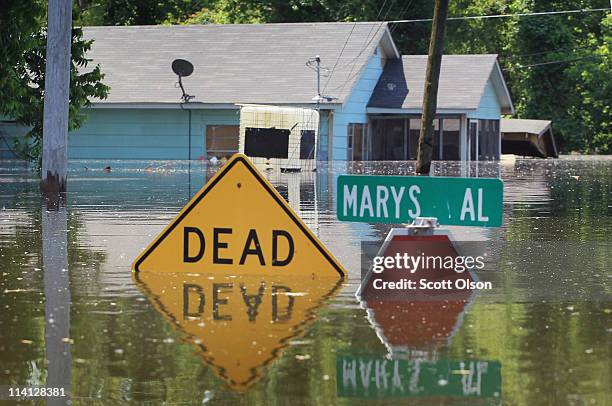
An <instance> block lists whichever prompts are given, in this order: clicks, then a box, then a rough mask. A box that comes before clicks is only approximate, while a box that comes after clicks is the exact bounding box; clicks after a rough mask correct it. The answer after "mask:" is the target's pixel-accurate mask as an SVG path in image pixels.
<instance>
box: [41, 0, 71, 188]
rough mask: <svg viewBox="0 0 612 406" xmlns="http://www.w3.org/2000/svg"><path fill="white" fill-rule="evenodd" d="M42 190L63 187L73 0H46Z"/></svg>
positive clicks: (66, 151) (65, 167) (66, 154)
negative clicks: (47, 2) (47, 1)
mask: <svg viewBox="0 0 612 406" xmlns="http://www.w3.org/2000/svg"><path fill="white" fill-rule="evenodd" d="M47 26H48V27H47V59H46V68H45V103H44V118H43V151H42V183H41V190H42V192H43V193H45V194H49V193H51V194H52V193H63V192H65V191H66V174H67V172H68V150H67V143H68V98H69V95H70V46H71V43H72V1H71V0H49V6H48V23H47Z"/></svg>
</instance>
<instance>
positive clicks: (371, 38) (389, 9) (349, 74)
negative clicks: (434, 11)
mask: <svg viewBox="0 0 612 406" xmlns="http://www.w3.org/2000/svg"><path fill="white" fill-rule="evenodd" d="M386 3H387V2H386V0H385V2H384V3H383V5H382V7H381V8H380V10H379V11H378V15H377V16H376V18H377V19H378V17H380V14H381V13H382V11H383V8H384V7H385V4H386ZM411 3H412V1H411ZM394 4H395V0H393V1H391V3H389V7H388V8H387V11H386V12H385V15H384V16H383V21H381V22H380V24H379V25H378V28H377V29H376V31H375V32H374V35H372V36H371V37H370V33H372V30H373V29H374V25H372V27H371V28H370V33H368V37H369V39H368V37H366V42H364V44H365V45H364V46H363V47H362V48H361V50H360V51H359V53H358V54H357V56H355V57H354V58H353V59H352V60H351V61H349V62H348V63H347V64H346V65H344V66H343V67H346V66H348V65H350V64H351V62H352V63H353V66H351V70H350V71H349V73H348V75H347V78H346V80H345V81H344V83H343V84H342V87H341V88H340V91H339V92H338V94H339V95H341V94H342V92H343V91H344V87H345V86H346V85H347V83H348V82H349V81H351V80H353V78H354V77H355V76H357V75H358V74H359V71H357V72H356V73H355V75H352V73H353V70H354V69H355V66H356V65H357V61H359V57H360V56H361V55H362V54H363V52H364V51H365V50H366V49H367V48H368V47H369V46H370V44H371V43H372V40H373V39H374V38H376V36H377V35H378V32H379V31H380V29H381V28H382V26H383V25H384V24H385V19H386V18H387V15H389V12H390V11H391V9H392V8H393V5H394ZM338 87H340V86H338ZM338 87H336V88H335V89H338Z"/></svg>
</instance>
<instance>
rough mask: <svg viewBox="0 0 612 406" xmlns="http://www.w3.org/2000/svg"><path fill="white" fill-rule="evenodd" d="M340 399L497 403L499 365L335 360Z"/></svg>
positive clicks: (469, 362)
mask: <svg viewBox="0 0 612 406" xmlns="http://www.w3.org/2000/svg"><path fill="white" fill-rule="evenodd" d="M336 385H337V386H336V390H337V392H338V396H340V397H353V398H398V397H436V398H437V397H458V398H465V397H471V398H489V399H496V398H497V399H501V391H502V379H501V363H500V362H499V361H478V360H465V361H450V360H437V361H433V362H429V361H409V360H391V359H387V358H386V357H384V356H383V357H378V358H377V357H371V356H365V357H359V356H357V357H354V356H350V355H349V356H338V357H337V358H336Z"/></svg>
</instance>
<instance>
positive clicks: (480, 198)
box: [337, 175, 504, 227]
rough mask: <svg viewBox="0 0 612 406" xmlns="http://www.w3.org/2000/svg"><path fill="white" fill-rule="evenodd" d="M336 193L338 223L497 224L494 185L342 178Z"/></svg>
mask: <svg viewBox="0 0 612 406" xmlns="http://www.w3.org/2000/svg"><path fill="white" fill-rule="evenodd" d="M337 190H338V198H337V212H338V219H339V220H341V221H359V222H366V223H411V222H412V220H414V219H415V218H416V217H436V218H437V219H438V222H439V223H440V224H446V225H456V226H479V227H499V226H501V224H502V205H503V193H504V185H503V182H502V181H501V180H500V179H493V178H448V177H430V176H374V175H342V176H340V177H338V189H337Z"/></svg>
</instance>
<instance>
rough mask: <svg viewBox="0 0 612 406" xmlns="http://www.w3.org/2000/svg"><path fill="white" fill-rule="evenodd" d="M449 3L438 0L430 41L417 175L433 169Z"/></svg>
mask: <svg viewBox="0 0 612 406" xmlns="http://www.w3.org/2000/svg"><path fill="white" fill-rule="evenodd" d="M448 1H449V0H436V4H435V6H434V7H435V8H434V15H433V22H432V26H431V39H430V41H429V56H428V58H427V74H426V75H427V76H426V78H425V89H424V93H423V116H422V117H421V131H420V133H419V148H418V150H417V164H416V173H417V174H418V175H429V169H430V167H431V153H432V149H433V138H434V118H435V116H436V106H437V104H438V82H439V79H440V66H441V65H442V54H443V53H444V34H445V31H446V18H447V17H448Z"/></svg>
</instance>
